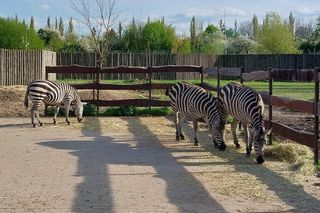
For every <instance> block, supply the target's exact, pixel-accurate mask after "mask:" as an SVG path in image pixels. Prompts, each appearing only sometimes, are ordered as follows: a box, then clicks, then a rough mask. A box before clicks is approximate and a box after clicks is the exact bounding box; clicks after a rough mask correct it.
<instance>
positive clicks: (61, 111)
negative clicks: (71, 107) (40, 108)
mask: <svg viewBox="0 0 320 213" xmlns="http://www.w3.org/2000/svg"><path fill="white" fill-rule="evenodd" d="M55 111H56V109H55V107H50V106H49V107H48V109H47V111H46V112H45V114H46V115H47V116H54V113H55ZM58 115H64V108H63V107H60V109H59V112H58Z"/></svg>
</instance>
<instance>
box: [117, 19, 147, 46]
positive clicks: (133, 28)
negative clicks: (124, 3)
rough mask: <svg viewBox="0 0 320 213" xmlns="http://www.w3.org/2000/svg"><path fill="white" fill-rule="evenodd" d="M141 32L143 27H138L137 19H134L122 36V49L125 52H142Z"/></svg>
mask: <svg viewBox="0 0 320 213" xmlns="http://www.w3.org/2000/svg"><path fill="white" fill-rule="evenodd" d="M141 31H142V26H141V25H137V24H136V21H135V18H132V21H131V23H130V24H129V26H128V27H127V28H126V29H125V30H124V32H123V36H122V39H121V40H122V48H121V49H123V50H133V51H139V50H142V47H141Z"/></svg>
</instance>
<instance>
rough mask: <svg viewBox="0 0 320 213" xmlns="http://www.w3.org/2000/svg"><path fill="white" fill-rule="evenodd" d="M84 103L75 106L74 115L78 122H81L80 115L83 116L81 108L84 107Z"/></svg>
mask: <svg viewBox="0 0 320 213" xmlns="http://www.w3.org/2000/svg"><path fill="white" fill-rule="evenodd" d="M86 104H87V103H86V102H79V104H76V106H75V110H74V113H75V114H76V116H77V118H78V122H81V121H82V120H83V119H82V114H83V106H84V105H86Z"/></svg>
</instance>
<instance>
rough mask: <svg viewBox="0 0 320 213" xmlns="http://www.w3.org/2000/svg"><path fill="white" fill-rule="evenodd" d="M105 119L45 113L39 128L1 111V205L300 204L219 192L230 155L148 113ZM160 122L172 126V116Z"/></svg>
mask: <svg viewBox="0 0 320 213" xmlns="http://www.w3.org/2000/svg"><path fill="white" fill-rule="evenodd" d="M108 119H109V118H99V119H98V118H91V120H89V119H87V120H86V121H85V124H81V125H79V124H77V123H73V124H72V125H71V126H67V125H66V124H64V123H60V124H58V125H57V126H54V125H52V124H49V123H51V119H49V118H48V119H45V122H46V123H47V124H46V125H45V126H44V127H40V128H32V127H31V124H29V122H30V119H29V118H18V119H17V118H3V119H0V212H59V213H61V212H137V213H138V212H139V213H140V212H197V213H198V212H199V213H200V212H217V213H218V212H278V211H282V212H300V211H299V210H301V209H299V207H298V205H296V206H294V205H293V206H292V205H291V203H289V202H285V203H283V202H282V203H281V202H273V203H268V202H266V201H263V200H252V199H249V198H246V197H241V196H230V195H224V194H221V193H218V192H216V191H215V187H214V186H215V185H214V184H216V185H217V186H218V185H219V181H221V180H219V179H212V178H211V177H213V176H214V174H216V173H223V172H224V171H226V170H230V168H231V167H230V166H229V165H228V164H227V163H226V161H224V160H223V159H218V158H214V157H210V156H212V155H211V154H210V153H209V152H207V151H206V150H205V149H204V148H201V147H199V148H194V147H193V146H192V144H191V143H182V144H177V143H175V141H174V140H172V139H173V138H174V137H173V135H172V134H171V133H172V132H171V133H170V134H166V133H165V134H162V135H161V134H158V132H157V129H158V131H161V130H160V129H161V128H157V129H155V130H152V131H151V130H150V127H148V126H147V124H146V123H144V122H146V121H145V120H143V119H140V118H119V119H118V121H117V122H118V123H117V122H115V121H112V122H108ZM144 119H148V118H144ZM61 120H63V119H62V118H61ZM102 120H103V121H105V122H106V125H104V126H101V124H100V123H101V121H102ZM109 120H110V119H109ZM99 122H100V123H99ZM108 125H109V126H108ZM150 125H152V124H150ZM121 126H125V128H124V129H123V128H122V127H121ZM163 128H170V130H172V124H171V123H170V121H168V122H167V121H163ZM106 129H108V130H109V131H107V130H106ZM198 156H204V157H205V158H204V157H203V158H199V157H198ZM206 161H209V162H206ZM218 165H219V166H220V167H217V166H218ZM221 165H222V167H221ZM232 172H234V171H232ZM226 174H228V173H226ZM317 201H318V200H316V199H315V200H311V201H310V202H311V204H312V205H314V206H316V204H315V203H316V202H317ZM288 204H290V205H291V206H290V205H288ZM308 212H312V209H311V211H310V209H308Z"/></svg>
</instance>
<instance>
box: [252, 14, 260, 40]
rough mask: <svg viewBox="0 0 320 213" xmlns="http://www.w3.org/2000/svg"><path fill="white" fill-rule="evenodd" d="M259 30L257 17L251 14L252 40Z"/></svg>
mask: <svg viewBox="0 0 320 213" xmlns="http://www.w3.org/2000/svg"><path fill="white" fill-rule="evenodd" d="M258 30H259V23H258V17H257V16H256V15H255V14H253V18H252V31H253V38H254V39H255V38H256V36H257V34H258Z"/></svg>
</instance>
